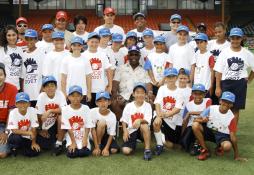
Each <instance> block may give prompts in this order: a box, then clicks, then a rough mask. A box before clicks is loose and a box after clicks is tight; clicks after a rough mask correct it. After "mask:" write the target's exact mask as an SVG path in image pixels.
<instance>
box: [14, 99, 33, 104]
mask: <svg viewBox="0 0 254 175" xmlns="http://www.w3.org/2000/svg"><path fill="white" fill-rule="evenodd" d="M21 101H23V102H27V103H29V102H30V101H29V100H26V99H20V100H16V103H18V102H21Z"/></svg>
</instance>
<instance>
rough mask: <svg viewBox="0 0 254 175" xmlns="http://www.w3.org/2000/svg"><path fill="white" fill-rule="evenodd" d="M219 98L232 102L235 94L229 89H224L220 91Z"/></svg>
mask: <svg viewBox="0 0 254 175" xmlns="http://www.w3.org/2000/svg"><path fill="white" fill-rule="evenodd" d="M220 99H221V100H226V101H229V102H231V103H234V102H235V94H233V93H232V92H229V91H225V92H223V93H222V96H221V98H220Z"/></svg>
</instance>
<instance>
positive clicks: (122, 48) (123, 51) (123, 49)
mask: <svg viewBox="0 0 254 175" xmlns="http://www.w3.org/2000/svg"><path fill="white" fill-rule="evenodd" d="M120 51H121V52H122V53H123V54H124V56H126V55H128V48H127V47H121V48H120Z"/></svg>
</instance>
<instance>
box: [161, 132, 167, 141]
mask: <svg viewBox="0 0 254 175" xmlns="http://www.w3.org/2000/svg"><path fill="white" fill-rule="evenodd" d="M161 140H162V143H163V144H165V143H166V139H165V134H163V133H161Z"/></svg>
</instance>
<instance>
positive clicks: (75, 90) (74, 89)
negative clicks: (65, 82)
mask: <svg viewBox="0 0 254 175" xmlns="http://www.w3.org/2000/svg"><path fill="white" fill-rule="evenodd" d="M74 92H78V93H79V94H81V95H82V94H83V91H82V87H80V86H77V85H74V86H71V87H70V88H69V91H68V95H71V94H72V93H74Z"/></svg>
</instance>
